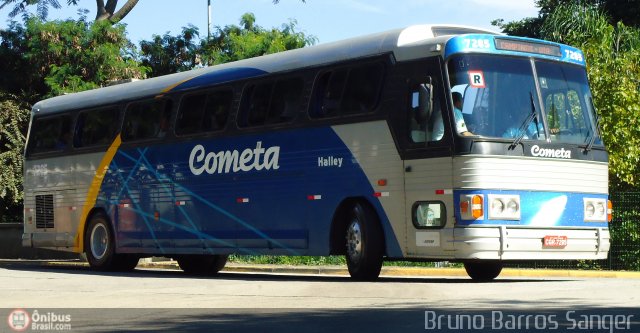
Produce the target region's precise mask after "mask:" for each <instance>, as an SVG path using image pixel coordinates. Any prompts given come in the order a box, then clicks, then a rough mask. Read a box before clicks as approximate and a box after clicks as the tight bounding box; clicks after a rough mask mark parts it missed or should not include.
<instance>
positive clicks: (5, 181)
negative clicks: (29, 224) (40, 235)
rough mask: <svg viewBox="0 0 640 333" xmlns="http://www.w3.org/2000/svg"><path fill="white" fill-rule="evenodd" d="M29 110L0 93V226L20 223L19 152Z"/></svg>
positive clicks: (20, 176)
mask: <svg viewBox="0 0 640 333" xmlns="http://www.w3.org/2000/svg"><path fill="white" fill-rule="evenodd" d="M28 122H29V109H28V107H27V105H25V104H24V103H23V102H21V101H20V100H19V99H18V98H17V97H16V96H13V95H10V94H6V93H0V165H2V168H0V222H16V221H20V214H21V213H22V195H23V194H22V151H23V148H24V142H25V135H26V131H27V125H28Z"/></svg>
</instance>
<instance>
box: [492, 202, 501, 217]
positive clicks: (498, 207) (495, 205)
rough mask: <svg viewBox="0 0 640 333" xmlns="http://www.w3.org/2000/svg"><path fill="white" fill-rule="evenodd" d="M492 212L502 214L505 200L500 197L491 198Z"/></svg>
mask: <svg viewBox="0 0 640 333" xmlns="http://www.w3.org/2000/svg"><path fill="white" fill-rule="evenodd" d="M491 213H493V214H492V215H502V214H503V213H504V202H502V200H500V199H493V200H491Z"/></svg>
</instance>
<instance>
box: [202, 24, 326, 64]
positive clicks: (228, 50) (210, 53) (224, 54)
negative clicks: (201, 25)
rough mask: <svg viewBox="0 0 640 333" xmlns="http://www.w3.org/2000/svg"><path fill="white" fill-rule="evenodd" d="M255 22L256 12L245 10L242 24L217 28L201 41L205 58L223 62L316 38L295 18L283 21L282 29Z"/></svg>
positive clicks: (272, 50) (254, 55)
mask: <svg viewBox="0 0 640 333" xmlns="http://www.w3.org/2000/svg"><path fill="white" fill-rule="evenodd" d="M255 22H256V18H255V15H253V14H252V13H246V14H244V15H243V16H242V18H241V19H240V25H239V26H237V25H228V26H225V27H224V28H218V29H217V32H216V33H215V34H214V36H212V38H210V39H209V40H206V41H204V42H203V43H202V45H201V46H202V50H203V52H202V60H203V62H204V63H207V64H211V65H213V64H221V63H226V62H230V61H237V60H241V59H247V58H252V57H257V56H261V55H265V54H271V53H277V52H282V51H286V50H293V49H297V48H301V47H304V46H307V45H313V44H315V43H316V42H317V39H316V38H315V37H314V36H309V35H306V34H305V33H304V32H300V31H297V30H296V28H297V22H296V21H295V20H291V21H289V23H288V24H283V25H282V26H281V27H280V29H277V28H272V29H265V28H263V27H261V26H259V25H256V24H255Z"/></svg>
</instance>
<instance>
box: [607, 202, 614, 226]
mask: <svg viewBox="0 0 640 333" xmlns="http://www.w3.org/2000/svg"><path fill="white" fill-rule="evenodd" d="M612 219H613V204H612V203H611V200H607V221H609V222H611V220H612Z"/></svg>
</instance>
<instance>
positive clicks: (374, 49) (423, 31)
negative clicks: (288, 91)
mask: <svg viewBox="0 0 640 333" xmlns="http://www.w3.org/2000/svg"><path fill="white" fill-rule="evenodd" d="M464 34H484V35H487V34H489V35H497V34H498V33H496V32H493V31H489V30H484V29H479V28H473V27H467V26H457V25H415V26H410V27H407V28H402V29H395V30H390V31H386V32H382V33H376V34H372V35H368V36H363V37H356V38H351V39H346V40H343V41H337V42H332V43H326V44H320V45H316V46H310V47H305V48H301V49H296V50H290V51H285V52H280V53H277V54H270V55H265V56H261V57H256V58H251V59H245V60H240V61H236V62H232V63H227V64H222V65H216V66H212V67H206V68H200V69H194V70H190V71H186V72H181V73H176V74H170V75H165V76H160V77H155V78H151V79H146V80H140V81H134V82H129V83H124V84H119V85H114V86H108V87H104V88H98V89H94V90H89V91H83V92H79V93H73V94H68V95H62V96H58V97H53V98H49V99H46V100H43V101H40V102H38V103H36V104H35V105H34V106H33V109H32V111H33V113H40V114H49V113H56V112H60V111H65V110H70V109H84V108H92V107H98V106H103V105H110V104H117V103H121V102H124V101H129V100H135V99H139V98H145V97H152V96H158V95H162V94H165V93H169V92H175V91H184V90H189V89H195V88H198V87H201V86H204V85H212V84H217V83H224V82H231V81H234V80H239V79H246V78H251V77H258V76H262V75H265V74H269V73H277V72H286V71H289V70H292V69H296V68H305V67H314V66H321V65H324V64H330V63H334V62H338V61H347V60H350V59H359V58H365V57H368V56H374V55H380V54H385V53H393V54H394V57H395V59H396V60H397V61H403V60H409V59H414V58H416V57H421V56H424V54H425V47H427V50H428V51H430V52H436V51H437V52H440V53H442V52H441V51H442V50H441V49H435V48H433V47H432V46H433V45H437V44H443V43H445V42H446V41H447V40H449V39H451V38H452V37H454V36H458V35H464ZM429 47H431V48H432V49H429Z"/></svg>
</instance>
